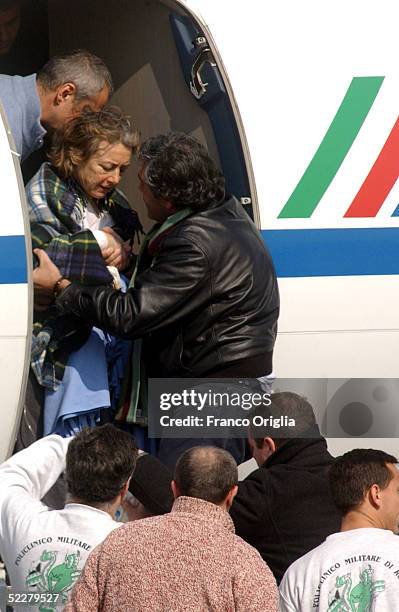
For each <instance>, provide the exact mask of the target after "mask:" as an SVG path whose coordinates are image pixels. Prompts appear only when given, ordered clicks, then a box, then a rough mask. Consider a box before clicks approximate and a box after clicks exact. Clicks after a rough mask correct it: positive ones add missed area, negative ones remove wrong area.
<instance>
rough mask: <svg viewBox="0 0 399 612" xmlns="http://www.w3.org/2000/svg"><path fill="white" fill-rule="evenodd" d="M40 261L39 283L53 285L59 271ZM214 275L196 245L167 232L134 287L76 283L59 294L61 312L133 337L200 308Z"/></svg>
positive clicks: (116, 333) (172, 321) (37, 283)
mask: <svg viewBox="0 0 399 612" xmlns="http://www.w3.org/2000/svg"><path fill="white" fill-rule="evenodd" d="M166 242H167V247H166ZM41 261H42V264H43V265H42V266H41V270H40V271H39V272H36V271H35V272H36V275H35V274H34V281H35V286H36V287H39V288H40V287H43V286H46V283H48V285H49V287H50V286H51V287H52V286H53V283H54V282H55V281H56V280H57V275H58V270H57V268H55V267H54V266H52V267H51V263H50V265H49V264H48V261H47V259H46V258H45V257H43V255H42V256H41ZM37 270H39V269H37ZM209 274H210V266H209V264H208V260H207V258H206V256H205V254H204V253H203V251H202V250H201V249H200V248H199V247H198V246H197V245H195V244H194V243H193V242H192V241H191V240H188V239H185V238H180V237H173V236H168V238H167V239H165V247H164V248H163V250H162V253H161V254H160V255H159V256H157V258H156V260H155V262H154V264H153V266H152V267H151V268H149V269H147V270H146V271H144V272H142V273H141V274H139V275H138V277H137V279H136V285H135V288H134V289H129V290H128V291H127V292H126V293H125V294H123V293H120V292H118V291H114V290H112V289H108V288H105V287H87V286H85V287H79V286H76V285H74V284H72V285H69V286H68V287H67V288H66V289H65V290H64V291H62V293H61V294H60V295H59V296H58V298H57V301H56V305H57V306H58V309H59V311H60V313H61V314H66V313H74V314H76V315H78V316H79V317H81V318H82V319H84V320H86V321H87V322H88V323H90V324H91V325H94V326H97V327H100V328H102V329H104V330H106V331H108V332H110V333H112V334H115V335H117V336H120V337H124V338H128V339H134V338H137V337H140V336H143V335H144V334H146V333H148V332H153V331H157V330H158V329H161V328H164V327H166V326H168V325H171V324H172V325H173V324H175V323H176V322H178V321H181V320H182V319H184V317H186V316H187V315H189V314H190V313H191V312H192V311H193V309H194V308H195V309H196V310H200V309H201V308H202V306H203V305H205V303H206V301H207V300H209V297H210V296H209V295H208V294H207V292H206V291H202V293H199V290H200V289H202V288H203V286H204V285H205V284H207V283H209ZM62 287H63V285H62ZM198 294H199V295H200V296H201V300H199V299H198ZM194 296H195V297H196V299H195V306H194V305H193V300H192V298H194Z"/></svg>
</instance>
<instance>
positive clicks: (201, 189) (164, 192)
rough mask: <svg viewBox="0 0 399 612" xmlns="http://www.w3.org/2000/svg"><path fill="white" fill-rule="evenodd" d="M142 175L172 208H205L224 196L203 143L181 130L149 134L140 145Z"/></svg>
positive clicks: (221, 179) (219, 176)
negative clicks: (157, 134) (162, 133)
mask: <svg viewBox="0 0 399 612" xmlns="http://www.w3.org/2000/svg"><path fill="white" fill-rule="evenodd" d="M139 159H140V160H141V161H142V162H144V164H145V167H144V173H143V179H144V181H145V182H146V184H147V185H148V186H149V187H150V189H151V191H152V193H153V194H154V196H155V197H156V198H162V199H164V200H167V201H168V202H171V203H172V204H173V205H174V206H175V208H184V207H186V206H189V207H190V208H192V209H193V210H197V211H199V210H205V209H206V208H208V207H209V206H210V205H211V204H212V203H214V202H219V201H222V200H223V199H224V197H225V180H224V177H223V174H222V173H221V171H220V170H219V169H218V168H217V166H216V164H215V163H214V161H213V160H212V159H211V158H210V156H209V154H208V152H207V150H206V149H205V147H204V146H203V145H202V144H200V143H199V142H198V141H197V140H196V139H195V138H192V137H191V136H188V135H187V134H184V133H181V132H170V133H169V134H166V135H162V136H155V137H153V138H149V139H148V140H146V142H144V144H143V145H142V147H141V149H140V153H139Z"/></svg>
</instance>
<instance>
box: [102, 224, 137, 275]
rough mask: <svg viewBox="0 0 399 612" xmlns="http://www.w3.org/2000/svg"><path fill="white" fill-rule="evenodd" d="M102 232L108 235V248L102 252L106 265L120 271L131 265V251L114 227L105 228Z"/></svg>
mask: <svg viewBox="0 0 399 612" xmlns="http://www.w3.org/2000/svg"><path fill="white" fill-rule="evenodd" d="M101 231H103V232H104V233H105V234H107V242H108V244H107V247H106V248H104V249H102V250H101V254H102V256H103V258H104V260H105V263H106V264H107V266H115V268H117V269H118V270H124V269H125V268H126V267H127V265H128V263H129V253H130V249H127V248H126V245H125V243H124V242H123V240H122V238H121V237H120V236H119V235H118V234H117V233H116V232H115V231H114V230H113V229H112V227H103V228H102V230H101Z"/></svg>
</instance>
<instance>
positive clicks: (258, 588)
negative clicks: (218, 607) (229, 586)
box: [234, 546, 279, 612]
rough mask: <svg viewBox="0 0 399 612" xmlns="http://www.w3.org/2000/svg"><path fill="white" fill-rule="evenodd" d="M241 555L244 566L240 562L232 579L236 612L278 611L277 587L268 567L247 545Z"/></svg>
mask: <svg viewBox="0 0 399 612" xmlns="http://www.w3.org/2000/svg"><path fill="white" fill-rule="evenodd" d="M242 556H243V559H245V566H244V568H242V562H241V564H239V565H238V574H237V577H236V578H235V579H234V601H235V610H236V612H259V611H260V610H267V611H268V612H278V610H279V607H278V588H277V584H276V580H275V578H274V576H273V574H272V573H271V571H270V569H269V567H268V566H267V564H266V563H265V562H264V561H263V560H262V558H261V556H260V555H259V553H258V552H256V551H255V550H254V549H252V550H251V547H249V546H248V548H246V550H245V551H244V552H243V555H242ZM240 565H241V567H240Z"/></svg>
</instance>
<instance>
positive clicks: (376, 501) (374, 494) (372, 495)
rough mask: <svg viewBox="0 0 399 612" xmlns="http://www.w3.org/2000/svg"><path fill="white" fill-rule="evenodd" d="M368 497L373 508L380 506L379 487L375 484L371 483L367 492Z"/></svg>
mask: <svg viewBox="0 0 399 612" xmlns="http://www.w3.org/2000/svg"><path fill="white" fill-rule="evenodd" d="M368 498H369V501H370V503H371V505H372V506H373V507H374V508H380V507H381V489H380V487H379V486H378V485H377V484H373V485H371V487H370V489H369V492H368Z"/></svg>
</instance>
